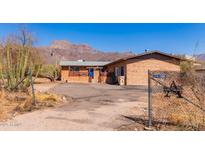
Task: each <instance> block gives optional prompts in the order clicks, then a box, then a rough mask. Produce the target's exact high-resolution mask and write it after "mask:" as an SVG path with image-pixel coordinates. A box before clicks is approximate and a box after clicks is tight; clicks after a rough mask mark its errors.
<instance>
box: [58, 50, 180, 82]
mask: <svg viewBox="0 0 205 154" xmlns="http://www.w3.org/2000/svg"><path fill="white" fill-rule="evenodd" d="M182 60H184V59H182V58H179V57H177V56H173V55H170V54H166V53H162V52H159V51H152V52H145V53H143V54H138V55H136V56H131V57H127V58H122V59H119V60H116V61H113V62H103V61H83V60H81V61H61V62H60V66H61V68H62V70H61V79H62V80H63V81H67V82H83V83H88V82H100V83H117V82H119V77H123V80H124V84H125V85H147V78H148V70H158V71H159V70H160V71H180V62H181V61H182Z"/></svg>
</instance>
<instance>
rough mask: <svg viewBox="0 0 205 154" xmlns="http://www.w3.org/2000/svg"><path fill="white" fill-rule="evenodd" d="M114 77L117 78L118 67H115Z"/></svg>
mask: <svg viewBox="0 0 205 154" xmlns="http://www.w3.org/2000/svg"><path fill="white" fill-rule="evenodd" d="M115 76H118V67H115Z"/></svg>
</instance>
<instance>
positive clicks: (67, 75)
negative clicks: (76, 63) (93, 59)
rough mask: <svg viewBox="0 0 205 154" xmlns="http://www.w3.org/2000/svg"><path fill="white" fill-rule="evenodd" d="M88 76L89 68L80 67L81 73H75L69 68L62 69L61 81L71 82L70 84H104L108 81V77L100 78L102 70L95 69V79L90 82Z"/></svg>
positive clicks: (63, 67)
mask: <svg viewBox="0 0 205 154" xmlns="http://www.w3.org/2000/svg"><path fill="white" fill-rule="evenodd" d="M89 78H90V77H89V75H88V68H87V67H85V66H84V67H83V66H81V67H80V71H78V72H73V71H71V70H70V69H69V66H62V67H61V81H64V82H70V83H89V82H94V83H98V82H101V81H102V82H103V81H105V80H106V79H107V77H106V76H102V78H101V76H100V70H99V69H94V79H92V80H90V79H89Z"/></svg>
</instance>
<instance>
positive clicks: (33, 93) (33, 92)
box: [29, 69, 36, 106]
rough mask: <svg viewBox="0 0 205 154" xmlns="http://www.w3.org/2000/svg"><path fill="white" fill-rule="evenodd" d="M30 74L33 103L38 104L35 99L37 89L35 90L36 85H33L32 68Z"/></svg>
mask: <svg viewBox="0 0 205 154" xmlns="http://www.w3.org/2000/svg"><path fill="white" fill-rule="evenodd" d="M29 76H30V82H31V90H32V104H33V105H34V106H35V105H36V99H35V91H34V86H33V79H32V70H31V69H30V71H29Z"/></svg>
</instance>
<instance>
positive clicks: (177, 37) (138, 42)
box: [0, 23, 205, 55]
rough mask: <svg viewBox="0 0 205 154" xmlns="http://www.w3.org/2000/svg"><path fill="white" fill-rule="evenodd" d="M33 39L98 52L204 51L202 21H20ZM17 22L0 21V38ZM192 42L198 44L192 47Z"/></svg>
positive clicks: (39, 43) (178, 52) (187, 52)
mask: <svg viewBox="0 0 205 154" xmlns="http://www.w3.org/2000/svg"><path fill="white" fill-rule="evenodd" d="M24 25H26V27H27V29H28V30H29V31H31V32H32V33H33V34H34V36H35V37H36V38H37V40H38V41H37V42H36V44H35V45H36V46H48V45H50V44H51V42H52V41H53V40H68V41H70V42H72V43H76V44H81V43H82V44H89V45H90V46H92V47H93V48H95V49H98V50H101V51H106V52H109V51H119V52H122V51H132V52H135V53H140V52H143V51H144V50H145V49H150V50H161V51H164V52H168V53H175V54H190V55H192V54H194V53H195V54H198V53H205V24H137V23H136V24H60V23H59V24H52V23H47V24H24ZM20 27H21V24H0V37H1V38H5V36H6V35H8V34H11V33H16V32H17V31H18V29H19V28H20ZM196 44H198V45H197V46H196Z"/></svg>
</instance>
